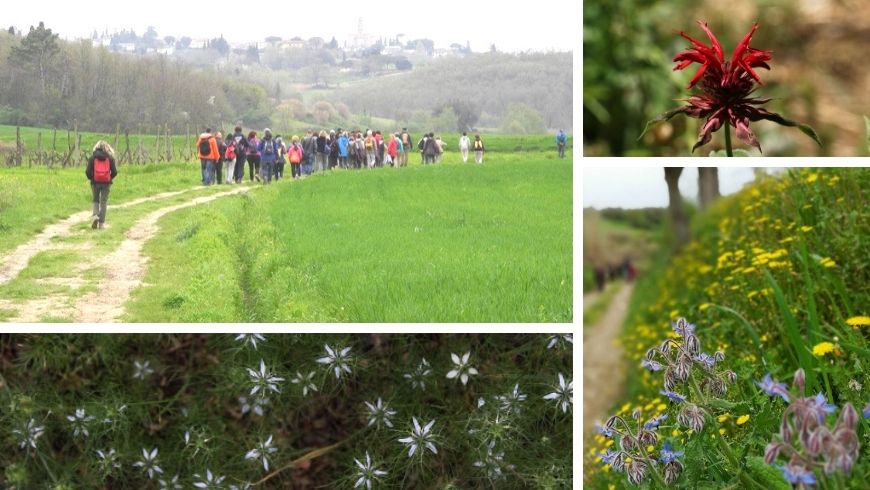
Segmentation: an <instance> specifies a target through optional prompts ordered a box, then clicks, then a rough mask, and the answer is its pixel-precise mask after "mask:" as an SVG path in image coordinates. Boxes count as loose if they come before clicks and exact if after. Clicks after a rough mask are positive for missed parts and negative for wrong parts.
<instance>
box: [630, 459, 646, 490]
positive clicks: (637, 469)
mask: <svg viewBox="0 0 870 490" xmlns="http://www.w3.org/2000/svg"><path fill="white" fill-rule="evenodd" d="M646 470H647V463H646V461H643V460H641V459H633V460H631V466H629V468H628V472H627V474H628V481H629V483H631V484H632V485H640V483H641V482H642V481H643V480H644V479H645V478H646Z"/></svg>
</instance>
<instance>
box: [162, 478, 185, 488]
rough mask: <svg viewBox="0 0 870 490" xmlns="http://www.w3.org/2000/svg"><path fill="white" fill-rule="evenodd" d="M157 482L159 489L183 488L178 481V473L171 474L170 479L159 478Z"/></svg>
mask: <svg viewBox="0 0 870 490" xmlns="http://www.w3.org/2000/svg"><path fill="white" fill-rule="evenodd" d="M157 483H158V484H159V485H160V488H161V490H182V489H183V488H184V487H183V486H182V485H181V483H179V481H178V475H175V476H173V477H172V479H171V480H164V479H162V478H160V479H158V480H157Z"/></svg>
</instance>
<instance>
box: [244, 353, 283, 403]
mask: <svg viewBox="0 0 870 490" xmlns="http://www.w3.org/2000/svg"><path fill="white" fill-rule="evenodd" d="M247 370H248V376H250V378H251V384H253V385H254V386H253V387H252V388H251V392H250V393H249V395H251V396H253V395H256V394H257V393H258V392H259V393H260V394H261V396H265V395H266V390H270V391H274V392H275V393H281V390H279V389H278V383H279V382H281V381H284V378H279V377H277V376H273V375H272V374H270V373H269V371H268V370H267V369H266V363H265V362H264V361H263V360H262V359H260V370H259V371H257V370H255V369H251V368H247Z"/></svg>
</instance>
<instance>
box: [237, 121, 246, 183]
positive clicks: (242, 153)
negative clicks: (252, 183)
mask: <svg viewBox="0 0 870 490" xmlns="http://www.w3.org/2000/svg"><path fill="white" fill-rule="evenodd" d="M233 142H234V143H235V146H236V167H235V172H233V181H234V182H235V183H236V184H241V183H242V179H243V178H244V177H245V162H246V161H247V153H248V139H247V138H245V134H244V133H242V127H241V126H236V127H235V130H234V132H233Z"/></svg>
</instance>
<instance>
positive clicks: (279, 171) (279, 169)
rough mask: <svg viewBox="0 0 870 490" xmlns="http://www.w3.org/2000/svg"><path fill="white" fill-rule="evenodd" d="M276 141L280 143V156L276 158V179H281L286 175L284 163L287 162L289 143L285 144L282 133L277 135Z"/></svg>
mask: <svg viewBox="0 0 870 490" xmlns="http://www.w3.org/2000/svg"><path fill="white" fill-rule="evenodd" d="M275 142H276V143H277V144H278V158H277V160H275V169H274V172H273V174H274V177H275V180H276V181H277V180H279V179H281V178H282V177H284V165H285V164H286V163H287V159H286V156H287V145H286V144H284V140H283V139H281V135H280V134H279V135H275Z"/></svg>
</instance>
